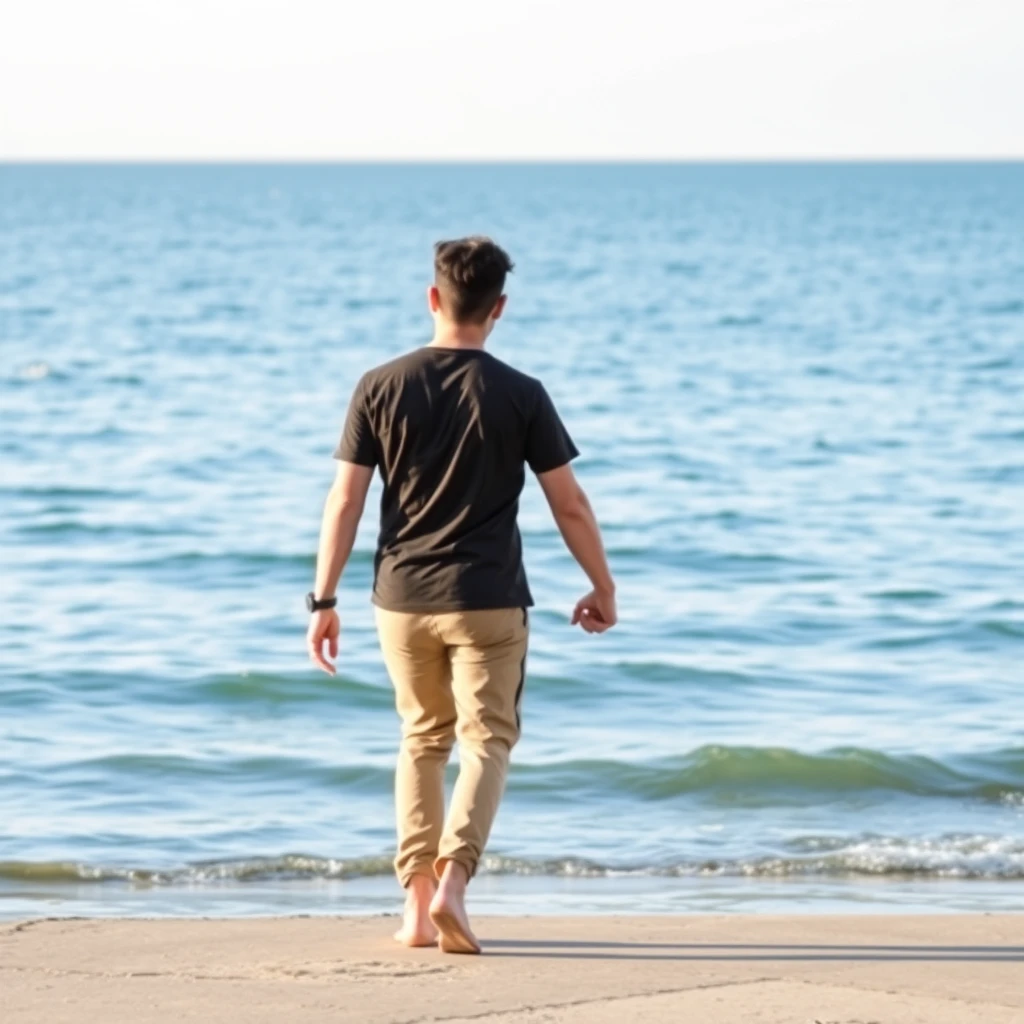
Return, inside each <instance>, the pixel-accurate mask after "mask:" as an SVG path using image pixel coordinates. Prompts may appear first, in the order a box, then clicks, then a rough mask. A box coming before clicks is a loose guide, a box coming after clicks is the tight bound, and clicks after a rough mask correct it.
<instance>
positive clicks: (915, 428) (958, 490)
mask: <svg viewBox="0 0 1024 1024" xmlns="http://www.w3.org/2000/svg"><path fill="white" fill-rule="evenodd" d="M471 233H487V234H490V235H493V236H494V237H495V238H496V239H497V240H498V241H499V242H500V243H501V244H502V245H503V246H505V247H506V248H507V249H508V251H509V252H510V254H511V255H512V257H513V259H514V260H515V262H516V269H515V272H514V274H513V275H512V276H511V278H510V279H509V284H508V294H509V303H508V309H507V313H506V315H505V317H504V318H503V319H502V320H501V322H500V324H498V326H497V329H496V330H495V332H494V334H493V336H492V338H491V341H490V342H489V347H490V349H491V350H492V351H493V353H494V355H496V356H497V357H499V358H500V359H503V360H506V361H508V362H509V363H512V364H513V365H515V366H517V367H519V368H520V369H522V370H524V371H526V372H527V373H529V374H532V375H534V376H537V377H539V378H541V379H542V380H543V381H544V383H545V385H546V387H547V389H548V391H549V393H550V394H551V395H552V397H553V399H554V401H555V403H556V405H557V407H558V409H559V411H560V413H561V415H562V417H563V419H564V420H565V421H566V424H567V425H568V428H569V430H570V432H571V434H572V436H573V438H574V439H575V441H576V443H577V445H578V447H579V448H580V450H581V453H582V455H581V457H580V458H579V460H578V462H577V463H576V467H577V473H578V476H579V478H580V480H581V482H582V483H583V485H584V487H585V488H586V490H587V491H588V493H589V495H590V498H591V501H592V503H593V505H594V507H595V510H596V512H597V515H598V517H599V519H600V522H601V524H602V526H603V529H604V536H605V541H606V545H607V549H608V555H609V559H610V561H611V565H612V567H613V570H614V573H615V575H616V577H617V580H618V593H619V604H620V613H621V622H620V624H619V625H618V627H617V628H615V629H614V630H612V631H611V632H609V633H607V634H606V635H603V636H590V635H586V634H584V633H582V632H581V631H580V630H578V629H576V630H574V629H573V628H572V627H571V626H570V624H569V617H570V613H571V610H572V607H573V605H574V603H575V601H576V600H577V599H578V598H579V597H580V596H581V594H583V593H584V591H585V590H586V581H585V579H584V577H583V575H582V573H581V572H580V571H579V569H578V568H577V567H576V565H575V563H574V562H573V560H572V558H571V557H570V556H569V555H568V553H567V552H566V550H565V548H564V546H563V544H562V542H561V540H560V538H559V535H558V532H557V530H556V527H555V525H554V523H553V521H552V518H551V515H550V513H549V512H548V510H547V508H546V506H545V504H544V502H543V498H542V496H541V494H540V491H539V488H538V487H537V484H536V482H535V481H534V480H532V479H530V480H529V481H528V483H527V487H526V490H525V491H524V494H523V498H522V504H521V512H520V522H521V527H522V532H523V536H524V546H525V552H526V563H527V571H528V575H529V579H530V582H531V586H532V589H533V591H534V595H535V598H536V607H535V609H534V611H533V616H532V628H533V632H532V646H531V653H530V656H529V661H528V679H527V683H526V690H525V698H524V714H523V717H524V735H523V739H522V741H521V743H520V744H519V746H518V747H517V748H516V750H515V751H514V755H513V768H512V772H511V775H510V778H509V783H508V790H507V795H506V799H505V802H504V804H503V806H502V808H501V812H500V815H499V818H498V821H497V824H496V826H495V830H494V833H493V835H492V838H491V843H490V846H489V848H488V852H487V855H486V857H485V860H484V863H483V865H482V867H481V871H480V874H479V875H478V877H477V879H476V880H475V881H474V883H473V886H472V889H471V909H472V910H474V911H476V912H485V911H486V912H493V913H531V914H548V913H584V914H585V913H611V912H616V913H625V912H629V913H689V912H712V913H732V912H792V913H820V912H825V911H828V912H836V911H841V912H850V913H858V912H860V913H863V912H888V911H900V912H906V911H915V912H931V911H1024V165H1022V164H1019V163H1018V164H1014V163H988V164H985V163H973V164H971V163H963V164H954V163H920V164H881V163H856V164H841V163H838V164H799V163H797V164H731V165H720V164H679V165H676V164H607V165H601V164H589V165H570V164H562V165H540V164H482V165H469V164H459V165H442V164H434V165H411V164H409V165H371V164H350V165H202V164H197V165H187V164H182V165H70V164H68V165H47V166H41V165H28V164H21V165H16V164H7V165H2V166H0V916H3V917H6V918H23V917H32V916H64V915H129V916H132V915H139V916H163V915H185V916H213V915H216V916H225V915H228V916H231V915H256V914H319V913H330V914H347V913H363V914H365V913H369V914H386V913H392V912H394V911H396V910H397V909H398V908H399V906H400V896H401V893H400V890H399V889H398V886H397V883H396V882H395V880H394V878H393V875H392V874H391V857H392V856H393V852H394V845H395V843H394V833H393V829H394V823H393V822H394V813H393V806H392V775H393V765H394V760H395V752H396V746H397V742H398V723H397V718H396V715H395V711H394V706H393V696H392V691H391V688H390V684H389V681H388V678H387V675H386V673H385V670H384V667H383V664H382V661H381V658H380V654H379V651H378V647H377V643H376V637H375V634H374V628H373V616H372V608H371V605H370V602H369V593H370V586H371V577H372V558H373V550H374V543H375V531H376V522H375V515H376V502H377V496H378V495H379V484H376V483H375V485H374V490H373V491H372V492H371V498H370V501H369V502H368V509H367V513H366V515H365V518H364V522H363V524H362V526H361V528H360V532H359V536H358V540H357V542H356V548H355V552H354V554H353V556H352V559H351V562H350V564H349V566H348V568H347V570H346V572H345V575H344V578H343V581H342V586H341V590H340V613H341V617H342V624H343V626H342V628H343V632H342V638H341V651H340V656H339V671H338V674H337V676H336V677H334V678H331V677H328V676H327V675H324V674H319V673H318V672H317V671H316V670H315V669H314V668H313V667H312V665H311V664H310V663H309V662H308V660H307V656H306V653H305V649H304V646H305V645H304V631H305V627H306V624H307V618H308V617H307V613H306V611H305V608H304V604H303V599H304V595H305V593H306V591H307V590H309V589H310V586H311V583H312V579H313V571H314V552H315V548H316V541H317V534H318V529H319V521H320V514H321V511H322V507H323V500H324V497H325V494H326V491H327V488H328V487H329V485H330V483H331V480H332V478H333V473H334V464H333V462H332V458H331V453H332V450H333V448H334V446H335V444H336V442H337V439H338V435H339V431H340V427H341V423H342V418H343V416H344V413H345V409H346V404H347V402H348V399H349V396H350V395H351V393H352V389H353V387H354V385H355V383H356V381H357V379H358V378H359V376H360V375H361V374H362V373H363V372H364V371H365V370H367V369H369V368H370V367H372V366H374V365H375V364H377V363H380V362H382V361H384V360H387V359H389V358H392V357H394V356H396V355H398V354H400V353H402V352H405V351H407V350H409V349H411V348H413V347H415V346H418V345H421V344H424V343H425V342H427V341H429V340H430V335H431V322H430V318H429V316H428V312H427V307H426V296H425V292H426V288H427V286H428V285H429V283H430V281H431V275H432V264H431V260H432V245H433V243H434V242H435V241H437V240H439V239H444V238H451V237H456V236H460V235H465V234H471ZM451 771H452V773H454V771H455V764H454V762H453V765H452V768H451Z"/></svg>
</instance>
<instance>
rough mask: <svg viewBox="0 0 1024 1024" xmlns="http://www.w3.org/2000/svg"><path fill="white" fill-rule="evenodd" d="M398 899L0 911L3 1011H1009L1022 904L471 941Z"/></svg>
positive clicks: (573, 927) (602, 926)
mask: <svg viewBox="0 0 1024 1024" xmlns="http://www.w3.org/2000/svg"><path fill="white" fill-rule="evenodd" d="M394 925H395V919H394V918H392V917H382V916H378V917H361V918H360V917H327V916H324V917H280V918H249V919H240V920H224V919H210V918H207V919H201V920H176V919H165V920H124V919H109V920H97V919H94V918H78V919H56V920H54V919H49V920H47V919H43V920H28V921H21V922H18V923H11V924H7V925H2V926H0V972H2V973H3V985H4V1002H5V1016H4V1019H5V1022H8V1024H35V1022H40V1024H42V1022H44V1021H45V1022H68V1024H72V1022H74V1024H78V1022H81V1024H92V1022H96V1024H98V1022H100V1021H111V1020H131V1021H132V1022H133V1024H150V1022H152V1024H162V1022H165V1021H172V1020H174V1021H178V1020H180V1019H182V1018H188V1019H201V1020H203V1021H204V1022H209V1024H219V1022H225V1024H227V1022H228V1021H231V1022H234V1021H237V1020H245V1021H246V1022H247V1024H248V1022H254V1024H260V1022H264V1021H266V1022H268V1024H269V1022H271V1021H274V1022H279V1021H281V1020H290V1019H301V1020H302V1021H303V1022H310V1024H320V1022H324V1024H326V1022H327V1021H331V1022H332V1024H344V1022H349V1021H351V1022H353V1024H355V1022H359V1024H413V1022H415V1021H429V1020H443V1021H446V1022H447V1024H463V1022H465V1021H468V1020H476V1021H483V1022H488V1024H620V1022H621V1021H624V1020H626V1021H634V1020H636V1021H641V1020H642V1021H649V1022H652V1024H669V1022H672V1024H675V1022H677V1021H680V1020H684V1019H692V1020H695V1021H696V1020H699V1021H707V1022H710V1024H714V1022H718V1021H721V1022H723V1024H724V1022H731V1021H736V1020H744V1021H746V1020H750V1021H757V1022H758V1024H810V1022H811V1021H819V1022H821V1024H826V1022H827V1024H848V1022H853V1021H882V1020H884V1021H885V1022H886V1024H901V1022H907V1024H910V1022H920V1021H927V1022H928V1024H973V1022H978V1024H981V1022H984V1024H1013V1022H1015V1021H1019V1020H1020V1019H1022V1014H1024V914H984V915H979V914H965V915H950V916H945V917H934V916H913V915H886V916H884V917H883V916H867V915H858V916H835V915H831V916H806V917H799V916H792V915H758V916H751V915H716V916H710V915H693V916H665V917H627V916H614V917H612V916H608V917H600V918H596V917H477V918H475V919H474V925H475V927H476V930H477V932H478V934H479V936H480V938H481V940H482V942H483V944H484V955H483V956H480V957H465V956H445V955H442V954H440V953H438V952H437V951H436V950H434V949H417V950H411V949H405V948H403V947H401V946H399V945H398V944H397V943H395V942H394V940H393V939H391V932H392V930H393V928H394Z"/></svg>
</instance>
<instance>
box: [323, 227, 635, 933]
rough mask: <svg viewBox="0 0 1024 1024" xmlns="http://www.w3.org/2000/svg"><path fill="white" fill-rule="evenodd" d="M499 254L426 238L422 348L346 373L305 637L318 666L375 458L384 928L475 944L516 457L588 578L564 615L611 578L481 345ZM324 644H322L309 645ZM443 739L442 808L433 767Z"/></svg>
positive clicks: (504, 711)
mask: <svg viewBox="0 0 1024 1024" xmlns="http://www.w3.org/2000/svg"><path fill="white" fill-rule="evenodd" d="M511 270H512V262H511V260H510V259H509V257H508V255H507V254H506V253H505V252H504V251H503V250H502V249H501V248H500V247H499V246H498V245H496V244H495V243H494V242H492V241H491V240H490V239H488V238H481V237H475V238H464V239H460V240H457V241H453V242H441V243H439V244H438V245H437V246H436V249H435V259H434V273H435V277H434V284H433V285H432V286H431V287H430V288H429V290H428V293H427V300H428V303H429V306H430V311H431V313H432V314H433V318H434V338H433V340H432V341H431V342H430V344H429V345H427V346H425V347H423V348H420V349H417V350H416V351H414V352H411V353H409V354H408V355H405V356H402V357H401V358H399V359H395V360H393V361H392V362H389V363H386V364H384V365H383V366H379V367H377V368H376V369H374V370H371V371H370V372H368V373H367V374H365V375H364V376H363V378H362V379H361V380H360V381H359V384H358V386H357V387H356V389H355V393H354V395H353V396H352V401H351V404H350V406H349V410H348V415H347V417H346V421H345V427H344V430H343V433H342V437H341V442H340V444H339V445H338V448H337V450H336V451H335V453H334V455H335V458H336V459H338V460H339V463H338V472H337V477H336V479H335V482H334V485H333V486H332V488H331V490H330V493H329V494H328V497H327V502H326V507H325V509H324V518H323V526H322V530H321V535H320V548H319V554H318V557H317V570H316V584H315V589H314V590H313V592H312V593H310V594H309V596H308V598H307V604H308V606H309V609H310V611H311V612H312V620H311V622H310V625H309V632H308V636H307V642H308V647H309V654H310V657H311V658H312V660H313V661H314V662H315V663H316V664H317V665H319V666H320V667H321V668H322V669H324V671H326V672H330V673H333V672H334V665H333V664H332V663H331V661H330V660H329V658H336V657H337V653H338V633H339V621H338V616H337V614H336V612H335V611H334V606H335V604H336V598H335V596H334V595H335V589H336V587H337V585H338V581H339V579H340V578H341V574H342V570H343V569H344V566H345V563H346V561H347V560H348V557H349V554H350V553H351V551H352V544H353V542H354V540H355V535H356V528H357V526H358V524H359V519H360V516H361V515H362V511H363V505H364V503H365V500H366V493H367V490H368V489H369V486H370V481H371V479H372V476H373V472H374V470H375V469H379V470H380V474H381V478H382V480H383V483H384V492H383V495H382V498H381V510H380V535H379V540H378V547H377V555H376V559H375V576H374V587H373V602H374V604H375V606H376V618H377V630H378V633H379V636H380V644H381V649H382V650H383V653H384V660H385V663H386V665H387V668H388V673H389V674H390V676H391V679H392V682H393V683H394V687H395V699H396V705H397V708H398V713H399V715H400V717H401V722H402V742H401V748H400V752H399V756H398V768H397V772H396V778H395V801H396V811H397V820H398V854H397V856H396V858H395V869H396V871H397V873H398V878H399V881H400V882H401V884H402V886H403V887H404V888H405V890H406V893H407V896H406V908H405V918H404V922H403V925H402V928H401V929H400V930H399V931H398V933H397V934H396V936H395V937H396V938H397V939H398V940H399V941H400V942H403V943H405V944H406V945H409V946H424V945H433V944H434V943H436V942H438V940H440V947H441V949H442V950H444V951H446V952H451V953H479V952H480V946H479V943H478V942H477V940H476V938H475V936H474V935H473V932H472V930H471V928H470V925H469V918H468V916H467V914H466V909H465V892H466V886H467V884H468V882H469V880H470V879H471V878H472V877H473V875H474V873H475V872H476V868H477V864H478V862H479V860H480V856H481V854H482V853H483V850H484V846H485V844H486V842H487V837H488V835H489V833H490V830H491V825H492V823H493V821H494V816H495V814H496V812H497V810H498V804H499V802H500V801H501V796H502V793H503V791H504V787H505V778H506V775H507V772H508V760H509V752H510V751H511V749H512V747H513V746H514V745H515V743H516V741H517V740H518V739H519V732H520V724H521V723H520V702H521V699H522V694H523V684H524V671H525V663H526V647H527V635H528V631H529V624H528V613H527V608H528V607H529V606H531V605H532V604H533V599H532V597H531V595H530V590H529V587H528V586H527V582H526V574H525V572H524V569H523V561H522V544H521V541H520V536H519V528H518V526H517V524H516V516H517V513H518V508H519V495H520V493H521V491H522V488H523V483H524V479H525V467H526V466H529V467H530V469H532V470H533V472H534V473H536V474H537V478H538V480H539V481H540V485H541V488H542V489H543V491H544V495H545V497H546V498H547V500H548V503H549V505H550V506H551V510H552V512H553V514H554V518H555V521H556V523H557V524H558V527H559V529H560V530H561V533H562V536H563V538H564V539H565V542H566V545H567V546H568V548H569V550H570V551H571V552H572V554H573V556H574V557H575V558H576V561H577V562H578V563H579V564H580V566H581V567H582V569H583V570H584V572H585V573H586V574H587V576H588V577H589V579H590V582H591V584H592V586H593V589H592V590H591V591H590V593H588V594H587V595H586V596H584V597H583V598H581V599H580V601H579V602H578V604H577V605H576V608H575V610H574V611H573V614H572V623H573V624H574V625H575V624H578V625H580V626H581V627H582V628H583V629H584V630H586V631H587V632H588V633H603V632H604V631H605V630H606V629H609V628H610V627H611V626H613V625H615V622H616V609H615V586H614V583H613V581H612V577H611V573H610V572H609V569H608V564H607V561H606V559H605V554H604V548H603V546H602V543H601V534H600V530H599V529H598V525H597V521H596V519H595V518H594V513H593V511H592V509H591V507H590V503H589V502H588V501H587V497H586V495H585V494H584V493H583V490H582V489H581V488H580V486H579V484H578V483H577V482H576V479H575V477H574V475H573V472H572V468H571V466H570V465H569V463H570V462H571V461H572V459H574V458H575V457H576V455H577V454H578V452H577V451H576V447H575V445H574V444H573V442H572V440H571V438H570V437H569V434H568V432H567V431H566V429H565V427H564V426H563V425H562V422H561V420H560V419H559V417H558V414H557V412H556V411H555V407H554V405H553V404H552V402H551V399H550V398H549V397H548V394H547V392H546V391H545V390H544V387H543V385H542V384H541V383H540V382H539V381H538V380H535V379H534V378H532V377H528V376H526V375H525V374H523V373H520V372H519V371H517V370H514V369H513V368H512V367H510V366H508V365H506V364H505V363H503V362H501V361H500V360H498V359H496V358H494V357H493V356H491V355H490V354H489V353H487V352H485V351H484V343H485V341H486V340H487V337H488V335H489V334H490V333H491V331H492V329H493V328H494V325H495V323H496V321H497V320H498V319H499V317H500V316H501V314H502V312H503V311H504V308H505V301H506V296H505V295H504V286H505V277H506V275H507V274H508V273H509V272H510V271H511ZM325 647H326V651H325ZM456 738H457V739H458V741H459V760H460V767H459V776H458V781H457V782H456V784H455V790H454V793H453V794H452V801H451V807H450V809H449V812H448V816H447V819H446V818H445V815H444V769H445V765H446V764H447V762H448V757H449V755H450V753H451V750H452V746H453V744H454V742H455V740H456Z"/></svg>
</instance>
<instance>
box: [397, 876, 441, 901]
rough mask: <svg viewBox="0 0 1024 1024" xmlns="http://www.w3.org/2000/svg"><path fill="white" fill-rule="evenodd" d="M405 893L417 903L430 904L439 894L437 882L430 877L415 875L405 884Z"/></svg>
mask: <svg viewBox="0 0 1024 1024" xmlns="http://www.w3.org/2000/svg"><path fill="white" fill-rule="evenodd" d="M405 892H406V895H407V896H408V897H409V899H411V900H412V901H413V902H415V903H422V902H427V903H429V902H430V900H431V899H432V898H433V895H434V893H435V892H437V882H435V881H434V879H433V878H431V877H430V875H425V874H424V875H413V876H412V878H410V879H409V881H408V882H406V884H405Z"/></svg>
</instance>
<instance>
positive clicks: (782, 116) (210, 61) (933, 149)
mask: <svg viewBox="0 0 1024 1024" xmlns="http://www.w3.org/2000/svg"><path fill="white" fill-rule="evenodd" d="M1022 98H1024V0H699V2H691V0H674V2H673V0H616V2H608V0H544V2H542V0H507V2H506V3H504V4H501V3H487V2H486V0H432V2H428V0H360V2H358V3H352V2H351V0H288V2H280V0H278V2H266V0H173V2H171V0H89V2H83V0H31V2H28V0H26V2H23V3H20V4H16V3H11V4H8V5H5V10H4V14H3V17H2V19H0V159H76V158H77V159H260V158H263V159H319V160H328V159H337V160H346V159H360V160H373V159H428V160H453V159H483V160H492V159H621V160H628V159H637V160H642V159H779V158H782V159H789V158H797V159H799V158H872V157H904V158H942V157H963V158H972V157H1022V156H1024V99H1022Z"/></svg>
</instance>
